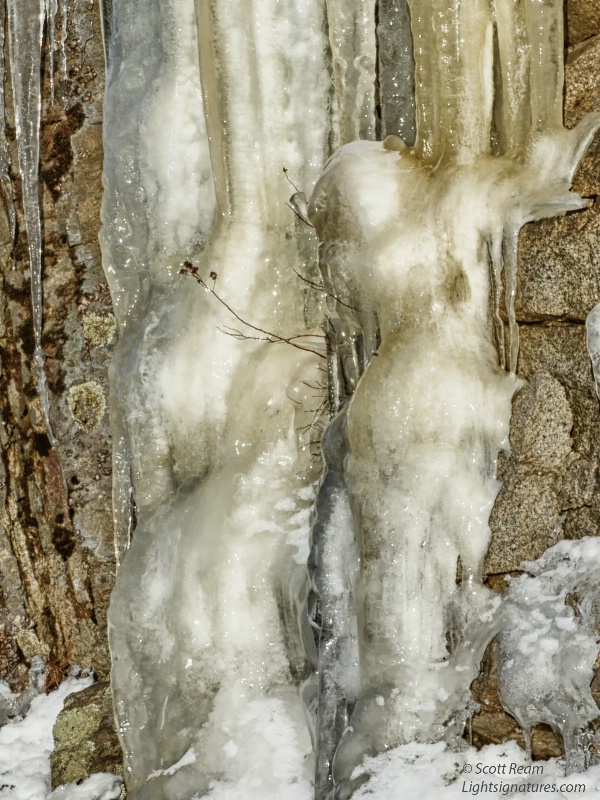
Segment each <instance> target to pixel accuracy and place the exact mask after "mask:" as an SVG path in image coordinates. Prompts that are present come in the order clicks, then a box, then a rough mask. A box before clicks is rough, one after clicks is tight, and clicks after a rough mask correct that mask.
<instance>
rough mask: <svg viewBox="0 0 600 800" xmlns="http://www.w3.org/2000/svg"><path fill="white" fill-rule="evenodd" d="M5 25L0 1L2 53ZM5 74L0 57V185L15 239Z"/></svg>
mask: <svg viewBox="0 0 600 800" xmlns="http://www.w3.org/2000/svg"><path fill="white" fill-rule="evenodd" d="M5 26H6V6H5V5H4V3H0V52H2V53H4V30H5ZM5 76H6V69H5V68H4V59H3V58H1V59H0V187H1V188H2V195H3V202H4V207H5V211H6V217H7V222H8V231H9V234H10V239H11V241H14V239H15V231H16V225H17V220H16V215H15V202H14V197H13V190H12V183H11V181H10V176H9V174H8V169H9V165H10V156H9V152H8V142H7V140H6V131H5V127H4V121H5V117H6V115H5V106H4V80H5Z"/></svg>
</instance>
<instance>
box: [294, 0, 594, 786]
mask: <svg viewBox="0 0 600 800" xmlns="http://www.w3.org/2000/svg"><path fill="white" fill-rule="evenodd" d="M409 5H410V15H411V24H412V31H413V37H414V58H415V75H416V120H417V127H416V141H415V146H414V148H409V147H407V146H406V144H405V143H404V142H403V141H402V140H401V139H400V138H398V137H388V138H387V139H386V140H385V142H383V143H371V142H356V143H353V144H349V145H346V146H345V147H343V148H342V149H341V150H339V151H338V152H337V153H336V154H335V155H334V156H333V157H332V159H331V160H330V161H329V163H328V165H327V168H326V170H325V172H324V174H323V176H322V177H321V179H320V181H319V183H318V184H317V186H316V188H315V191H314V193H313V196H312V199H311V201H310V206H309V216H310V219H311V221H312V222H313V224H314V225H315V228H316V230H317V233H318V236H319V239H320V252H321V261H322V264H323V275H324V279H325V280H326V281H327V282H328V285H329V287H330V289H331V293H332V294H333V295H334V296H335V297H337V298H339V302H338V304H337V306H338V307H337V311H338V314H339V316H340V317H343V318H345V319H347V320H348V328H349V329H351V328H352V322H353V324H354V329H355V330H359V331H362V337H361V336H359V335H357V336H355V339H356V341H360V340H361V339H362V342H363V345H362V349H363V353H364V359H365V361H366V362H367V367H366V370H365V372H364V374H363V375H362V377H361V379H360V381H359V382H358V385H357V386H356V390H355V391H354V394H353V395H352V398H351V399H350V402H349V404H348V406H347V410H346V415H347V420H346V423H345V424H346V425H347V437H348V455H347V458H346V463H345V469H344V479H345V482H346V484H347V486H348V489H349V494H350V500H351V506H352V512H353V518H354V524H355V526H356V531H357V538H358V546H359V553H360V558H361V565H360V576H359V579H358V586H357V592H356V594H357V613H358V642H359V656H360V678H359V680H360V688H359V693H358V699H357V702H356V706H355V709H354V712H353V714H352V717H351V720H350V724H349V727H348V729H347V730H346V732H345V733H344V735H343V737H342V740H341V743H340V745H339V747H338V749H337V753H336V756H335V759H334V763H333V782H334V784H335V786H336V797H339V798H346V797H349V796H350V794H351V793H352V791H353V789H354V786H355V784H354V783H353V782H352V781H351V780H350V776H351V773H352V771H353V769H354V767H355V766H356V765H357V764H358V763H360V761H361V760H362V758H363V756H364V755H365V753H373V752H380V751H382V750H384V749H387V748H389V747H391V746H394V745H396V744H398V743H401V742H408V741H413V740H415V739H416V740H420V741H431V740H436V739H440V738H452V737H453V736H455V735H456V734H457V733H460V731H461V730H462V725H463V723H464V719H465V715H466V714H467V710H466V709H467V707H468V699H469V685H470V683H471V681H472V680H473V678H474V677H475V675H476V674H477V669H478V667H479V660H480V657H481V654H482V652H483V648H484V646H485V644H486V642H487V641H488V640H489V638H491V636H492V635H493V633H494V626H493V624H491V619H492V618H491V614H490V608H489V603H490V599H489V597H488V595H487V592H486V591H484V589H483V587H482V585H481V570H482V563H483V558H484V555H485V552H486V548H487V545H488V541H489V528H488V517H489V513H490V511H491V508H492V505H493V502H494V499H495V496H496V493H497V491H498V484H497V482H496V479H495V471H496V458H497V454H498V452H499V450H500V449H502V448H506V447H507V446H508V426H509V421H510V411H511V397H512V394H513V392H514V391H515V389H516V387H517V385H518V383H517V381H516V379H515V376H514V374H513V370H514V368H515V366H516V355H517V346H518V342H517V337H516V333H517V331H516V325H515V324H514V314H513V313H512V302H513V298H514V286H515V282H516V281H515V270H516V257H515V254H516V241H517V236H518V231H519V229H520V228H521V226H522V225H523V224H524V223H525V222H526V221H529V220H532V219H539V218H541V217H545V216H553V215H556V214H562V213H565V212H566V211H568V210H571V209H575V208H581V207H582V206H583V205H585V203H584V201H582V199H581V198H580V197H578V196H577V195H576V194H573V193H570V192H569V187H570V183H571V178H572V175H573V171H574V169H575V167H576V166H577V164H578V162H579V159H580V158H581V155H582V153H583V152H584V150H585V148H586V147H587V145H588V144H589V142H590V139H591V137H592V135H593V133H594V131H595V130H596V129H597V127H598V118H597V117H589V118H587V119H585V120H584V121H582V123H581V124H580V125H579V126H578V128H577V129H575V130H571V131H567V130H565V129H564V128H563V127H562V121H561V117H560V104H561V97H562V67H561V55H560V53H562V47H563V38H562V28H561V14H562V5H561V4H560V3H557V2H553V3H544V4H539V3H529V2H528V3H525V4H523V5H522V6H521V5H520V6H518V7H517V6H515V7H514V9H513V7H512V6H511V9H513V12H514V13H513V17H512V18H509V17H508V16H507V15H508V14H509V13H510V12H509V11H507V10H506V8H505V7H504V6H505V4H500V3H498V4H496V5H494V6H493V7H492V8H490V6H489V4H488V3H486V2H482V1H480V0H471V2H466V3H465V2H462V3H456V4H453V3H448V2H446V1H445V0H436V2H434V3H433V4H432V3H431V2H424V0H412V2H410V4H409ZM542 6H543V8H542ZM519 15H520V16H519ZM494 30H496V32H497V37H498V43H497V48H495V47H494ZM502 271H504V274H505V283H506V297H505V299H504V303H505V305H506V308H507V312H508V316H509V319H510V322H511V326H510V327H511V334H512V341H511V346H510V348H509V353H508V354H507V356H506V357H505V356H504V354H503V351H504V346H503V342H504V333H503V326H502V324H501V323H500V317H499V308H500V302H501V298H500V286H501V280H500V277H501V273H502ZM358 349H360V348H358ZM498 350H500V353H501V358H500V363H499V359H498ZM504 363H506V366H507V368H508V367H510V371H507V370H505V369H504V368H503V365H504ZM328 535H329V536H331V537H332V538H335V537H336V536H337V535H338V534H337V532H336V525H335V522H332V523H331V524H330V526H329V530H328V531H326V532H325V533H324V534H320V536H324V537H325V538H327V536H328ZM325 575H326V570H324V571H323V576H325ZM333 591H334V590H333V588H331V589H330V592H333ZM360 780H361V781H362V780H364V776H363V777H362V778H361V779H360Z"/></svg>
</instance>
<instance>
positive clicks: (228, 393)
mask: <svg viewBox="0 0 600 800" xmlns="http://www.w3.org/2000/svg"><path fill="white" fill-rule="evenodd" d="M107 11H109V16H108V19H107V18H106V16H105V33H106V34H107V35H108V37H109V38H108V63H109V73H108V88H107V95H106V103H107V105H106V117H105V130H106V137H105V139H106V152H107V162H106V168H105V186H106V195H105V200H104V206H103V221H104V228H103V234H102V246H103V252H104V258H105V264H106V269H107V274H108V276H109V280H110V283H111V289H112V292H113V297H114V299H115V303H116V311H117V315H118V320H119V325H120V343H119V351H118V353H117V356H116V359H115V367H114V373H113V393H114V397H115V406H116V408H117V409H118V410H117V425H118V429H119V441H118V449H117V459H118V460H119V464H120V465H121V466H122V467H123V469H122V470H121V473H120V476H119V481H118V482H117V485H116V492H115V494H116V497H115V499H116V503H117V507H118V508H119V509H121V512H120V518H119V519H118V520H117V522H118V526H119V527H118V531H119V537H118V539H119V540H118V547H119V550H120V551H123V550H124V549H125V548H126V545H127V528H128V522H127V519H128V510H127V493H128V489H127V481H128V475H127V470H128V469H130V470H131V477H132V481H133V487H134V497H135V504H136V508H135V512H136V516H137V527H136V529H135V535H134V537H133V542H132V545H131V547H130V549H129V550H128V551H127V553H126V554H125V558H124V559H123V563H122V566H121V570H120V573H119V577H118V581H117V586H116V589H115V592H114V595H113V600H112V605H111V610H110V639H111V648H112V652H113V663H114V668H113V682H114V691H115V700H116V708H117V713H118V717H119V721H120V725H121V733H122V738H123V744H124V749H125V757H126V771H127V781H128V791H129V794H130V796H132V797H143V798H151V797H152V798H168V797H174V798H177V800H182V798H184V797H188V798H191V797H192V796H194V795H196V794H198V793H200V794H204V793H206V792H208V790H209V786H210V785H211V783H214V782H215V781H217V782H219V785H221V786H222V791H224V792H226V791H227V786H228V785H230V784H233V786H234V787H235V786H236V785H237V783H238V782H241V784H242V785H243V786H244V789H245V790H246V791H247V792H248V794H249V795H250V794H251V793H252V792H253V791H255V792H257V793H258V796H261V797H264V796H266V795H268V792H269V790H271V791H273V792H275V791H279V790H280V789H281V787H288V786H289V794H288V795H287V796H289V797H292V798H293V797H294V796H297V797H301V796H304V793H305V792H306V791H307V787H309V785H310V778H311V766H310V765H311V761H310V759H308V760H306V761H305V755H306V754H307V753H308V752H309V751H310V740H309V737H308V731H307V727H306V724H305V722H304V716H303V708H302V704H301V702H300V698H299V696H298V691H297V686H298V684H299V683H300V682H301V681H302V680H303V679H304V678H305V677H306V676H307V674H308V670H307V665H306V661H305V656H304V653H303V650H302V647H301V645H300V643H299V641H298V633H297V631H296V629H297V628H298V621H299V618H300V609H299V608H295V607H294V604H299V603H300V599H299V598H301V596H302V592H301V585H302V583H303V581H304V580H305V569H306V568H305V563H306V558H307V555H308V535H309V531H308V517H309V509H310V505H311V502H312V500H313V497H314V491H315V489H314V484H315V482H316V479H317V478H318V473H319V472H320V468H319V464H318V462H315V461H314V459H313V458H312V456H311V450H310V447H309V445H308V440H309V438H310V434H311V433H312V427H311V426H312V423H313V420H314V418H315V415H318V414H319V413H320V412H319V406H320V404H321V401H322V399H323V398H321V399H319V398H314V397H313V395H314V394H315V389H313V388H311V387H318V384H319V382H320V376H321V373H320V371H319V369H320V367H321V363H322V362H324V358H322V357H320V356H323V355H324V342H323V336H322V333H321V331H320V330H319V329H317V330H316V331H313V330H312V328H314V325H315V321H318V319H319V318H316V319H315V320H311V319H310V314H309V315H308V317H307V313H308V312H307V311H305V303H304V298H305V295H306V294H307V292H306V286H307V284H306V283H305V282H304V281H302V280H301V279H300V278H299V277H298V275H297V274H296V272H298V273H304V272H305V269H304V264H305V260H306V254H307V253H308V251H309V249H310V247H311V242H312V248H313V249H314V237H313V235H312V233H311V231H310V229H309V228H308V227H307V226H306V225H305V224H304V223H302V222H301V221H300V220H298V219H297V218H296V217H295V216H294V214H293V213H292V211H291V210H290V209H289V208H288V207H287V205H286V204H287V198H288V196H289V194H290V191H289V188H290V187H289V184H288V181H287V179H286V176H285V174H284V172H283V169H284V168H286V169H287V170H288V171H289V175H290V176H291V177H292V178H293V180H295V181H296V182H297V183H298V184H299V185H301V186H311V185H313V184H314V183H315V181H316V179H317V177H318V175H319V173H320V171H321V170H322V168H323V165H324V162H325V158H326V155H327V142H328V139H329V137H330V129H331V123H330V119H329V112H328V105H329V103H328V98H329V93H330V81H329V75H328V72H327V70H326V55H327V47H326V44H327V43H326V38H325V34H324V28H325V24H324V18H323V10H322V7H321V4H320V3H319V2H317V1H316V0H305V1H304V2H300V3H299V2H297V1H296V0H294V2H286V3H281V2H276V1H275V0H269V2H265V0H260V1H259V0H256V2H251V3H247V4H246V5H245V6H244V8H243V9H240V6H239V4H238V3H235V2H233V1H231V2H220V3H218V4H214V5H210V6H209V5H208V4H205V3H201V4H199V5H198V31H199V35H198V40H199V43H200V62H201V69H202V81H203V102H204V105H205V108H206V112H207V113H206V118H207V129H204V125H203V122H202V117H201V107H202V106H201V98H200V96H199V92H198V88H199V73H198V61H197V51H198V50H197V47H196V46H195V45H194V46H192V31H193V30H194V26H193V24H192V20H193V14H194V8H193V4H191V3H189V2H185V0H173V1H172V2H156V3H148V4H147V10H146V11H145V13H144V15H141V16H140V15H139V14H137V13H136V10H135V8H132V7H131V4H127V3H113V4H112V9H111V10H109V9H105V14H106V12H107ZM148 41H153V42H155V43H156V45H155V47H153V48H148V47H147V42H148ZM291 98H296V99H295V100H294V102H293V103H292V102H291ZM165 106H166V108H165ZM190 110H193V114H190ZM165 122H167V124H168V126H169V127H168V129H167V130H166V132H165ZM165 133H166V135H165ZM209 149H210V160H211V161H212V164H213V166H214V169H213V170H212V175H211V170H210V167H209V160H208V155H209ZM213 180H214V193H215V195H216V211H215V212H214V219H215V224H214V226H213V224H212V220H213V209H214V207H215V206H214V202H215V201H214V200H213V199H212V192H213V188H212V181H213ZM211 228H212V232H211ZM209 233H210V239H209V241H208V244H206V239H207V235H208V234H209ZM205 244H206V246H205ZM202 251H203V252H202ZM186 260H187V261H189V262H190V263H192V264H194V265H195V266H196V267H197V268H198V270H199V272H198V275H199V276H201V277H202V279H203V280H204V281H205V283H204V285H203V286H198V285H196V283H194V282H193V280H192V279H191V278H190V277H184V276H181V275H179V270H180V268H181V265H182V262H183V261H186ZM219 298H220V299H221V301H222V302H221V301H220V300H219ZM225 303H226V304H227V306H228V307H229V308H230V309H232V310H233V312H235V315H236V316H234V314H233V313H232V312H230V311H229V310H228V308H226V306H225V305H224V304H225ZM242 320H246V321H248V322H249V323H251V325H252V326H254V327H250V326H248V325H245V323H244V322H243V321H242ZM257 328H260V329H262V330H263V331H274V332H275V333H276V334H277V335H278V336H280V337H284V338H289V337H300V338H297V339H295V344H296V346H295V347H294V346H289V345H282V344H270V343H268V342H266V341H264V336H262V335H261V334H260V333H259V334H258V335H257ZM240 339H241V341H240ZM319 351H322V352H319ZM317 394H318V390H317ZM303 431H306V433H304V432H303ZM267 498H268V499H267ZM132 587H135V593H134V595H133V596H132ZM288 597H289V598H290V601H289V603H287V606H288V608H289V611H288V612H287V613H286V614H283V613H280V610H279V609H280V608H283V607H284V606H285V605H286V599H287V598H288ZM280 620H281V621H280ZM288 623H289V624H290V625H291V626H292V630H290V631H288V630H287V628H288ZM304 628H305V633H306V637H309V636H310V635H311V634H310V632H309V631H308V630H307V629H308V621H306V622H305V623H304ZM307 640H308V639H307ZM186 754H187V755H186ZM184 756H185V758H184ZM273 765H274V766H273ZM176 767H177V768H176ZM232 791H235V789H232Z"/></svg>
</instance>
